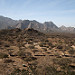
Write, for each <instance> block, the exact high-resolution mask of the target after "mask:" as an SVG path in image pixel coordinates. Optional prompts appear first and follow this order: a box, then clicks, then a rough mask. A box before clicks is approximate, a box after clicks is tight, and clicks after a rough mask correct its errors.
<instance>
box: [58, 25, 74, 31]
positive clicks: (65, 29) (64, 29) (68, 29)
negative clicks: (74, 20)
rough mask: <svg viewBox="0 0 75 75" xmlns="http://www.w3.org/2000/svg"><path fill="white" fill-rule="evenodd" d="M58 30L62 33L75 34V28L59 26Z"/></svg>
mask: <svg viewBox="0 0 75 75" xmlns="http://www.w3.org/2000/svg"><path fill="white" fill-rule="evenodd" d="M59 29H60V30H62V31H64V32H75V28H74V27H65V26H61V27H60V28H59Z"/></svg>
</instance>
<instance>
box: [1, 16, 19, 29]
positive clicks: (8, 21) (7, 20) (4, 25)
mask: <svg viewBox="0 0 75 75" xmlns="http://www.w3.org/2000/svg"><path fill="white" fill-rule="evenodd" d="M17 23H18V21H16V20H12V19H11V18H8V17H3V16H0V29H5V28H7V26H12V25H16V24H17Z"/></svg>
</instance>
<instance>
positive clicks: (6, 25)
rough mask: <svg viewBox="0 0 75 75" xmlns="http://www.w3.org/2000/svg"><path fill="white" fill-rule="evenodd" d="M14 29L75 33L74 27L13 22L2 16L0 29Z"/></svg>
mask: <svg viewBox="0 0 75 75" xmlns="http://www.w3.org/2000/svg"><path fill="white" fill-rule="evenodd" d="M14 28H20V29H25V28H33V29H35V30H38V31H41V32H48V33H49V32H75V28H74V27H65V26H61V27H57V26H56V24H54V23H53V22H51V21H50V22H44V23H40V22H37V21H36V20H33V21H30V20H13V19H11V18H8V17H3V16H0V29H14Z"/></svg>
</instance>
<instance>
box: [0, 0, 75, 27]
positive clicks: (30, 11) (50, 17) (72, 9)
mask: <svg viewBox="0 0 75 75" xmlns="http://www.w3.org/2000/svg"><path fill="white" fill-rule="evenodd" d="M0 15H2V16H5V17H9V18H12V19H14V20H19V19H22V20H27V19H28V20H37V21H39V22H42V23H43V22H45V21H53V22H54V23H55V24H56V25H57V26H62V25H65V26H72V27H75V0H0Z"/></svg>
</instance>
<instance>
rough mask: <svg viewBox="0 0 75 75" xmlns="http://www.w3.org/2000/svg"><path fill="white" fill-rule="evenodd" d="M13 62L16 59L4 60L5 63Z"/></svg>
mask: <svg viewBox="0 0 75 75" xmlns="http://www.w3.org/2000/svg"><path fill="white" fill-rule="evenodd" d="M11 62H14V61H12V60H11V59H6V60H4V63H11Z"/></svg>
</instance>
